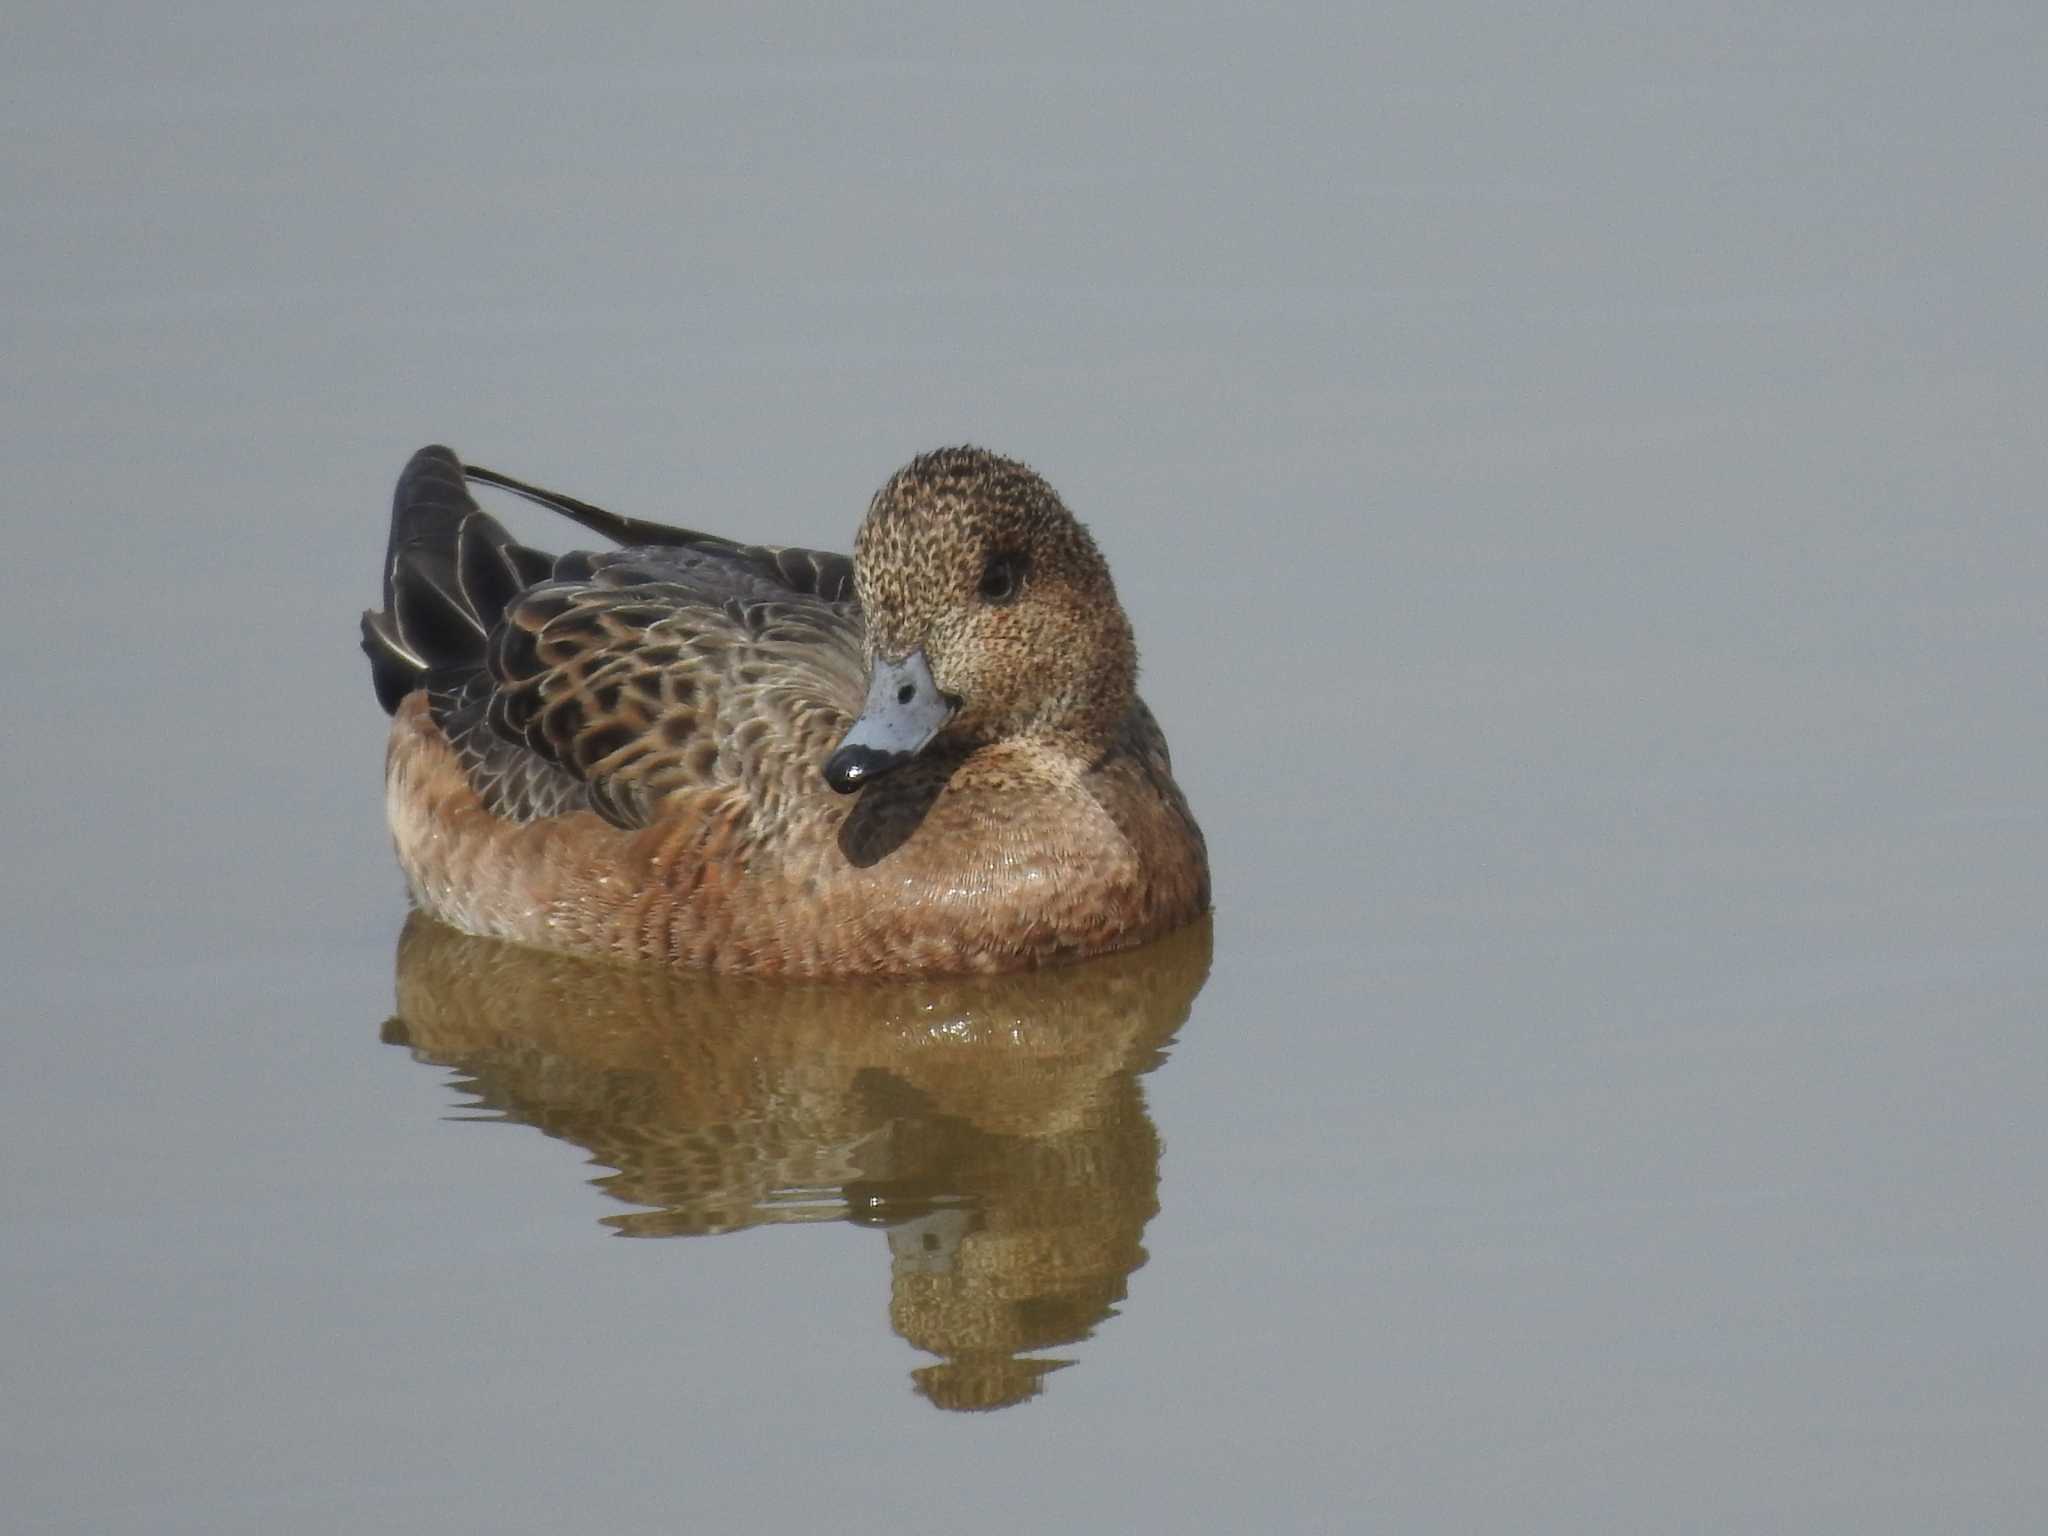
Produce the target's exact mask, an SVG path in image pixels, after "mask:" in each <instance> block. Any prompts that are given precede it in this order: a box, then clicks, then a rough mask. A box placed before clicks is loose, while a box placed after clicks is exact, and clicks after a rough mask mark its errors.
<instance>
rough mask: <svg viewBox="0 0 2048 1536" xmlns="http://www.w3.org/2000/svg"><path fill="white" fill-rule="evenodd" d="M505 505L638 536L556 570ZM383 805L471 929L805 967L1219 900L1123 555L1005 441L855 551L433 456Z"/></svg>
mask: <svg viewBox="0 0 2048 1536" xmlns="http://www.w3.org/2000/svg"><path fill="white" fill-rule="evenodd" d="M470 480H475V481H478V482H480V483H483V484H489V485H496V486H500V487H503V488H504V489H507V490H511V491H514V492H517V493H518V494H521V495H524V496H526V497H528V498H529V499H531V500H534V501H538V502H540V503H542V504H543V505H546V506H549V507H552V508H554V509H555V510H556V511H558V512H561V513H563V514H565V515H566V516H568V517H570V518H572V519H574V520H575V521H577V522H579V523H581V524H583V525H584V526H585V527H588V528H591V529H593V530H595V531H597V532H600V533H603V534H605V535H606V536H608V537H610V538H613V539H616V540H618V541H619V542H620V543H622V544H623V545H625V546H626V547H624V548H621V549H617V550H611V551H606V552H602V553H594V554H590V553H579V554H569V555H562V556H551V555H544V554H542V553H540V552H539V551H537V550H533V549H529V548H527V547H525V546H523V545H521V544H519V543H516V542H515V541H514V540H513V539H512V538H511V536H510V535H509V534H508V533H506V531H505V529H504V528H503V527H502V526H500V525H499V523H498V522H497V521H496V520H495V519H493V518H492V517H491V516H490V515H489V514H488V513H486V512H484V511H483V510H482V509H481V508H480V507H479V506H478V505H477V504H476V502H475V500H474V499H473V498H472V497H471V496H470V494H469V490H468V486H467V483H466V482H467V481H470ZM363 649H364V650H365V651H367V652H368V653H369V657H370V670H371V674H372V677H373V679H374V681H375V684H376V689H377V697H378V699H379V701H380V702H382V704H383V705H384V707H385V709H386V710H387V711H389V712H390V713H391V714H392V715H393V716H394V719H393V722H392V728H391V740H390V746H389V750H388V753H387V757H386V771H385V795H386V807H387V810H388V813H389V816H390V821H391V829H392V834H393V836H394V838H395V839H396V841H397V845H398V858H399V863H400V864H401V865H402V866H403V868H404V870H405V876H406V880H407V881H408V883H409V884H410V886H411V889H412V896H413V900H414V901H415V902H416V903H417V904H418V905H419V906H420V907H422V908H423V909H425V910H426V911H428V912H431V913H433V914H434V915H435V916H437V917H439V918H441V919H442V920H444V921H446V922H448V923H450V924H452V925H454V926H455V927H457V928H460V929H463V930H465V931H467V932H470V933H476V934H486V935H491V936H494V937H499V938H507V939H514V940H519V941H522V942H525V943H529V944H536V945H540V946H543V947H546V948H552V949H564V950H574V951H580V952H584V953H592V954H601V955H610V956H616V957H619V958H624V959H648V960H660V961H665V962H668V963H671V964H675V965H682V966H703V967H708V968H711V969H714V970H722V971H748V972H758V973H776V974H783V975H792V976H834V975H837V976H857V975H913V974H935V973H945V972H965V971H1003V970H1015V969H1021V968H1025V967H1030V966H1036V965H1044V964H1048V963H1053V962H1057V961H1062V960H1069V959H1075V958H1078V957H1081V956H1084V955H1092V954H1099V953H1102V952H1104V951H1108V950H1115V949H1123V948H1126V947H1128V946H1130V945H1133V944H1138V943H1141V942H1143V941H1144V940H1146V939H1149V938H1152V937H1154V936H1156V935H1158V934H1161V933H1164V932H1166V931H1167V930H1169V929H1172V928H1174V927H1177V926H1179V925H1180V924H1182V923H1185V922H1188V921H1189V920H1190V919H1192V918H1194V917H1196V916H1197V915H1199V914H1200V913H1202V912H1204V911H1206V910H1207V908H1208V904H1209V871H1208V860H1207V854H1206V851H1205V848H1204V845H1203V841H1202V834H1201V830H1200V829H1199V828H1198V827H1197V826H1196V825H1195V821H1194V818H1193V816H1192V815H1190V814H1189V811H1188V806H1187V801H1186V800H1185V799H1184V798H1183V797H1182V795H1181V792H1180V789H1179V787H1178V786H1177V785H1176V784H1175V783H1174V781H1173V774H1172V771H1171V768H1170V766H1169V764H1168V760H1167V752H1166V741H1165V738H1164V737H1163V736H1162V735H1161V734H1160V730H1159V727H1158V725H1157V723H1156V722H1155V721H1154V720H1153V718H1152V714H1151V711H1149V710H1148V709H1146V707H1145V705H1144V702H1143V701H1142V700H1140V699H1139V698H1138V696H1137V694H1136V692H1135V689H1134V684H1135V680H1136V675H1137V650H1136V647H1135V644H1134V643H1133V640H1132V636H1131V626H1130V621H1129V620H1128V619H1127V618H1126V617H1125V616H1124V611H1123V609H1122V607H1121V606H1119V604H1118V603H1117V599H1116V590H1115V588H1114V586H1113V585H1112V584H1111V582H1110V576H1109V567H1108V566H1107V565H1106V564H1105V563H1104V562H1103V559H1102V555H1101V553H1100V552H1099V551H1098V550H1097V549H1096V547H1095V542H1094V540H1093V539H1091V538H1090V537H1089V536H1088V533H1087V531H1086V530H1085V529H1084V528H1083V527H1082V526H1081V525H1080V523H1078V522H1076V521H1075V519H1074V517H1073V515H1072V514H1071V513H1070V512H1068V511H1067V509H1066V507H1065V506H1064V505H1062V504H1061V502H1060V499H1059V497H1058V496H1057V495H1055V494H1054V492H1053V490H1052V488H1051V487H1050V486H1049V485H1047V484H1046V483H1045V481H1044V480H1042V479H1040V478H1039V477H1038V476H1037V475H1035V474H1033V473H1032V472H1031V471H1030V470H1029V469H1026V468H1025V467H1024V466H1023V465H1021V464H1018V463H1015V462H1013V461H1012V460H1009V459H1003V458H998V457H997V456H996V455H994V454H991V453H986V452H983V451H982V450H980V449H976V448H949V449H945V450H942V451H940V452H937V453H929V454H926V455H924V456H923V457H921V458H919V459H916V460H914V461H913V462H912V463H911V464H909V465H908V466H907V467H905V468H904V469H902V470H901V471H899V472H898V473H897V474H896V475H895V476H894V477H892V478H891V479H890V481H889V482H888V484H886V485H884V486H883V487H882V489H881V490H880V491H879V492H878V493H877V494H876V496H875V498H874V501H873V502H872V503H871V504H870V506H869V508H868V513H867V517H866V519H865V520H864V521H863V522H862V524H861V527H860V532H859V534H858V535H857V536H856V538H855V541H854V554H853V558H852V559H850V560H849V559H848V558H847V557H846V556H844V555H833V554H823V553H819V552H817V551H814V550H804V549H783V548H772V547H767V546H761V545H743V544H737V543H735V542H733V541H732V540H730V539H724V538H719V537H717V536H715V535H711V534H702V533H692V532H689V531H687V530H684V529H677V528H666V527H662V526H661V525H659V524H655V523H645V522H640V521H638V520H636V519H632V518H623V517H616V516H614V515H612V514H611V513H608V512H604V511H601V510H599V509H598V508H596V507H592V506H589V505H588V504H586V503H584V502H580V501H577V500H575V499H574V498H572V497H567V496H561V495H557V494H555V493H553V492H549V491H543V490H539V489H537V488H535V487H533V486H528V485H524V484H521V483H520V482H518V481H515V480H511V479H509V478H507V477H505V476H503V475H498V474H494V473H492V472H491V471H489V470H485V469H479V468H474V467H471V468H465V467H464V466H463V464H462V463H461V461H460V460H458V459H457V458H456V457H455V455H454V454H453V453H451V452H450V451H449V450H448V449H446V448H423V449H421V450H420V451H419V452H418V453H416V454H414V455H413V458H412V462H411V463H409V464H408V465H407V466H406V468H405V472H404V473H403V474H402V475H401V476H400V477H399V481H398V490H397V494H396V496H395V497H394V500H393V506H392V515H391V542H390V548H389V552H388V554H387V556H386V559H385V565H384V607H383V609H382V610H381V611H376V612H370V613H365V614H364V615H363Z"/></svg>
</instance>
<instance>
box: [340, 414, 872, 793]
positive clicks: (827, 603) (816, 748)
mask: <svg viewBox="0 0 2048 1536" xmlns="http://www.w3.org/2000/svg"><path fill="white" fill-rule="evenodd" d="M464 478H465V471H464V469H463V467H462V465H461V464H460V462H459V461H457V460H456V458H455V456H454V455H453V454H452V453H450V452H449V451H448V450H446V449H423V450H421V452H420V453H419V454H416V455H415V456H414V458H413V461H412V463H411V464H409V465H408V466H407V468H406V471H405V473H404V475H402V476H401V477H400V480H399V486H398V492H397V496H396V497H395V499H394V506H393V519H392V536H391V537H392V543H391V550H392V553H391V557H390V559H389V560H388V561H387V563H386V573H385V607H384V610H383V611H382V612H372V613H367V614H365V615H364V616H363V637H364V638H363V645H364V649H365V650H366V651H368V652H369V654H370V659H371V667H372V672H373V674H374V675H375V677H376V680H377V685H378V695H379V697H380V699H383V700H384V701H385V703H386V707H387V708H396V706H397V703H398V701H399V700H400V699H402V698H403V697H404V696H405V695H406V694H407V693H409V692H411V691H412V690H413V689H414V688H424V689H425V690H426V692H427V697H428V704H429V708H430V709H431V711H432V713H433V716H434V718H435V720H436V721H437V722H438V723H439V724H440V726H441V729H442V731H443V732H444V733H445V734H446V736H447V738H448V740H449V742H450V743H451V744H452V745H453V746H454V748H455V750H456V752H457V754H458V756H459V757H460V759H461V761H462V763H463V766H464V768H465V770H466V772H467V773H468V776H469V779H470V782H471V784H472V785H473V786H474V787H475V789H476V790H477V793H478V794H479V795H480V796H481V797H482V798H483V800H484V802H485V804H486V805H488V806H489V807H490V808H491V809H492V810H493V811H494V812H496V813H497V814H499V815H501V816H505V817H507V818H508V819H512V820H520V821H525V820H532V819H535V818H538V817H544V816H555V815H562V814H565V813H567V812H568V811H572V810H576V809H580V808H583V807H585V806H587V807H589V808H590V809H592V810H595V811H596V812H598V813H599V814H600V815H602V816H604V817H605V818H606V819H607V820H609V821H612V822H613V823H615V824H617V825H619V826H623V827H641V826H646V825H648V824H649V823H650V822H652V821H653V820H655V819H656V818H657V817H658V815H659V813H660V808H661V805H662V802H663V801H664V800H665V799H666V798H667V797H669V796H670V795H673V794H676V793H679V792H684V791H689V790H695V789H718V788H733V787H737V788H739V789H741V790H743V791H744V792H745V794H746V795H747V797H748V799H749V802H750V803H751V804H752V805H753V806H754V808H755V810H756V812H757V814H767V815H773V814H775V813H776V811H777V810H778V808H779V807H780V805H781V804H783V803H784V802H785V801H786V799H787V797H789V796H791V795H795V794H798V793H807V792H815V788H816V785H817V784H818V783H821V782H822V781H821V780H819V769H820V765H821V764H822V763H823V761H824V759H825V757H826V756H827V755H828V754H829V753H830V751H831V750H832V747H833V745H834V743H835V742H836V741H837V740H838V737H839V735H840V734H841V733H843V731H844V730H845V729H846V726H847V724H848V723H849V722H850V721H851V719H852V717H853V716H854V714H856V713H857V712H858V710H859V708H860V704H861V698H862V692H863V687H864V683H863V661H862V657H861V621H860V612H859V608H858V606H857V605H856V604H855V602H854V601H853V597H852V586H851V570H850V563H848V562H845V561H844V557H841V556H833V555H824V554H819V553H817V552H813V551H803V550H786V549H772V548H768V547H766V546H754V545H740V544H735V543H734V542H733V541H731V540H729V539H721V538H718V537H716V536H715V535H703V534H692V533H689V532H687V531H686V530H681V529H664V528H660V527H659V525H652V524H645V523H639V522H637V521H635V520H630V519H611V523H610V525H609V526H607V527H605V528H603V529H602V530H601V531H614V530H616V531H620V532H625V531H632V532H635V533H645V532H646V531H648V530H650V529H652V530H654V531H655V532H658V533H660V534H662V535H664V538H663V539H662V540H660V541H657V542H655V543H652V544H644V545H641V546H639V547H634V548H628V549H620V550H613V551H606V552H603V553H596V554H571V555H563V556H560V557H548V556H542V555H539V554H538V553H537V552H535V551H531V550H528V549H526V548H525V547H524V546H522V545H518V544H517V543H515V542H514V541H513V540H512V539H511V538H510V536H509V535H507V534H506V533H505V530H504V529H503V528H502V527H501V526H500V525H499V524H498V523H497V522H496V521H495V520H494V519H493V518H491V516H490V515H489V514H488V513H486V512H484V511H483V510H482V509H481V508H480V507H478V506H477V505H476V503H475V501H474V500H473V499H472V498H471V497H470V495H469V493H468V490H467V488H466V486H465V484H464ZM477 478H481V477H477ZM503 478H504V477H501V476H494V477H492V478H491V480H490V482H489V483H493V484H496V483H500V482H501V481H502V480H503ZM535 499H537V500H543V501H544V503H545V504H547V505H551V506H557V507H558V509H562V510H566V508H562V507H561V503H563V502H565V501H567V498H559V497H555V496H554V495H553V493H547V492H542V493H537V494H536V496H535ZM576 505H577V506H578V507H582V506H583V504H582V503H576ZM585 511H586V512H587V513H588V514H589V516H590V517H595V518H601V519H609V518H610V514H608V513H602V512H600V511H599V510H598V509H596V508H585ZM578 520H579V521H582V522H585V525H586V526H592V524H591V523H590V521H589V517H584V516H579V517H578ZM543 561H544V562H546V565H545V570H543V569H542V568H541V562H543ZM842 564H844V565H846V566H847V569H846V570H845V571H843V572H841V571H840V570H839V569H838V566H839V565H842Z"/></svg>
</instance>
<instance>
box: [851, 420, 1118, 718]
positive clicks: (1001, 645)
mask: <svg viewBox="0 0 2048 1536" xmlns="http://www.w3.org/2000/svg"><path fill="white" fill-rule="evenodd" d="M853 558H854V578H853V579H854V586H855V589H856V590H857V591H858V593H859V595H860V602H861V607H862V609H863V610H864V612H865V614H866V619H867V650H868V658H869V662H870V664H871V665H872V664H874V663H875V662H876V661H877V660H881V661H883V662H889V661H896V660H900V659H901V658H903V657H905V656H908V655H911V654H912V653H914V652H916V651H919V650H922V651H923V653H924V656H925V659H926V662H927V663H928V665H929V667H930V671H931V678H932V681H933V682H934V683H935V684H936V685H937V687H938V689H939V690H940V692H941V693H942V694H944V695H945V696H947V698H948V699H957V700H958V701H959V703H958V706H957V708H956V709H955V711H954V713H953V715H952V718H951V720H950V722H949V723H948V725H947V726H946V728H945V734H946V735H948V736H950V737H954V738H963V737H964V738H967V739H972V740H982V741H994V740H1000V739H1002V738H1005V737H1011V736H1028V735H1041V734H1065V735H1070V736H1074V737H1078V738H1081V739H1082V740H1084V741H1092V740H1100V739H1104V738H1106V737H1107V736H1108V734H1109V733H1110V732H1112V731H1114V730H1115V729H1116V727H1117V725H1118V723H1119V722H1120V721H1121V720H1122V719H1123V717H1124V715H1125V713H1126V712H1127V711H1128V710H1129V709H1130V706H1131V699H1132V694H1133V689H1134V687H1135V684H1136V680H1137V666H1138V663H1137V647H1136V644H1135V642H1134V641H1133V639H1132V636H1131V625H1130V620H1129V619H1127V618H1125V617H1124V611H1123V608H1122V607H1121V605H1119V604H1118V602H1117V599H1116V587H1115V585H1114V584H1113V583H1112V582H1111V580H1110V576H1109V566H1108V565H1107V564H1106V563H1105V562H1104V560H1103V558H1102V553H1101V551H1100V550H1098V549H1097V548H1096V547H1095V541H1094V540H1093V539H1092V538H1090V537H1089V536H1088V530H1087V529H1085V528H1083V527H1082V526H1081V525H1080V523H1078V522H1076V521H1075V519H1074V515H1073V514H1072V513H1071V512H1069V511H1068V510H1067V509H1066V507H1065V505H1063V504H1062V503H1061V501H1060V499H1059V497H1058V496H1057V495H1056V494H1055V493H1054V491H1053V488H1052V487H1051V486H1049V485H1047V484H1046V483H1045V481H1044V480H1042V479H1040V478H1039V477H1038V476H1037V475H1036V474H1034V473H1032V471H1031V470H1029V469H1027V468H1025V467H1024V466H1023V465H1022V464H1019V463H1017V462H1016V461H1015V460H1014V459H1005V458H1000V457H998V456H997V455H995V454H993V453H988V452H985V451H984V450H982V449H979V448H944V449H941V450H939V451H938V452H936V453H928V454H925V455H924V456H922V457H921V458H918V459H915V460H913V461H912V462H911V463H910V464H908V465H907V466H905V467H904V468H903V469H901V470H899V471H897V473H896V474H895V475H894V476H892V477H891V478H890V480H889V483H888V484H886V485H884V486H883V487H882V488H881V490H880V491H878V492H876V493H875V499H874V501H873V502H872V503H871V504H870V505H869V507H868V515H867V518H866V520H865V521H864V522H863V523H862V524H861V528H860V533H859V534H858V536H857V537H856V538H855V540H854V555H853Z"/></svg>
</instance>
